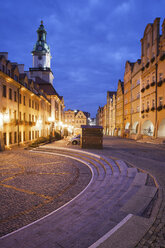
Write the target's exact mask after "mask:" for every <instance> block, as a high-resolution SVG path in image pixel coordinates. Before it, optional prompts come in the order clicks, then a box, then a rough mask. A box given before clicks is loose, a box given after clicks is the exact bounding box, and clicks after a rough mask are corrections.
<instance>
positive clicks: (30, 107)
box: [29, 99, 31, 108]
mask: <svg viewBox="0 0 165 248" xmlns="http://www.w3.org/2000/svg"><path fill="white" fill-rule="evenodd" d="M29 108H31V99H29Z"/></svg>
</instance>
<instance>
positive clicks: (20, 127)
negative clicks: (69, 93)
mask: <svg viewBox="0 0 165 248" xmlns="http://www.w3.org/2000/svg"><path fill="white" fill-rule="evenodd" d="M37 32H38V33H40V36H39V37H38V41H37V43H38V44H40V49H38V46H36V45H35V48H34V50H33V52H32V53H33V67H32V68H30V69H29V71H24V65H23V64H17V63H12V62H11V61H9V60H8V53H7V52H1V53H0V149H2V148H3V147H4V146H5V147H11V146H13V145H19V144H25V143H27V142H32V141H34V140H36V139H38V138H39V137H46V136H48V135H50V134H51V135H55V132H56V131H59V132H60V131H62V130H61V129H62V121H63V117H64V107H65V106H64V100H63V97H61V96H59V95H58V93H57V92H56V90H55V89H54V87H53V84H52V72H51V70H50V64H49V67H45V64H44V63H45V60H44V58H46V60H50V52H49V51H48V49H44V47H46V45H47V44H46V40H45V41H44V39H43V37H42V36H44V33H45V32H46V31H45V29H44V27H43V23H41V25H40V27H39V29H38V30H37ZM45 39H46V36H45ZM40 40H42V43H41V42H40ZM37 43H36V44H37ZM47 46H48V45H47ZM39 56H40V57H41V56H42V58H43V59H42V60H43V61H44V62H43V63H42V62H41V59H40V64H36V60H37V59H38V57H39ZM47 66H48V64H47Z"/></svg>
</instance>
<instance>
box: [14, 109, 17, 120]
mask: <svg viewBox="0 0 165 248" xmlns="http://www.w3.org/2000/svg"><path fill="white" fill-rule="evenodd" d="M16 118H17V111H16V110H14V120H15V121H16Z"/></svg>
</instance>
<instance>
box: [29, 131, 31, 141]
mask: <svg viewBox="0 0 165 248" xmlns="http://www.w3.org/2000/svg"><path fill="white" fill-rule="evenodd" d="M29 140H31V131H29Z"/></svg>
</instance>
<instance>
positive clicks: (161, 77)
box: [159, 73, 163, 81]
mask: <svg viewBox="0 0 165 248" xmlns="http://www.w3.org/2000/svg"><path fill="white" fill-rule="evenodd" d="M161 80H163V73H159V81H161Z"/></svg>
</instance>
